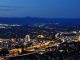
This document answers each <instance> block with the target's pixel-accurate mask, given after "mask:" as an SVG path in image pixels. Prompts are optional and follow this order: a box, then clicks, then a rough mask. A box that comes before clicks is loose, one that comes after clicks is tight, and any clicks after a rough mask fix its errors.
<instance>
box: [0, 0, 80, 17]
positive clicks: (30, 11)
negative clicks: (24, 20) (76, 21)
mask: <svg viewBox="0 0 80 60" xmlns="http://www.w3.org/2000/svg"><path fill="white" fill-rule="evenodd" d="M0 16H1V17H9V16H10V17H17V16H18V17H21V16H23V17H24V16H32V17H48V18H80V0H0Z"/></svg>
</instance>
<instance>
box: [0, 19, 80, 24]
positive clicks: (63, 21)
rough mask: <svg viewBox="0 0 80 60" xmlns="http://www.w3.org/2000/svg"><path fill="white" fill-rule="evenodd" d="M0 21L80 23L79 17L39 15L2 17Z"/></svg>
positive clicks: (8, 22) (9, 22)
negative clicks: (42, 16) (43, 16)
mask: <svg viewBox="0 0 80 60" xmlns="http://www.w3.org/2000/svg"><path fill="white" fill-rule="evenodd" d="M0 23H6V24H35V23H60V24H76V25H79V24H80V19H78V18H72V19H71V18H38V17H0Z"/></svg>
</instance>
